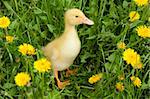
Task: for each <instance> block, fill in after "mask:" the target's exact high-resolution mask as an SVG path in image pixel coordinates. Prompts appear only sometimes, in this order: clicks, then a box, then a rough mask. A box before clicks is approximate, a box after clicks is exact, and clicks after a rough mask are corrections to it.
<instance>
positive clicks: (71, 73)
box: [66, 68, 78, 77]
mask: <svg viewBox="0 0 150 99" xmlns="http://www.w3.org/2000/svg"><path fill="white" fill-rule="evenodd" d="M77 71H78V68H76V69H73V70H70V69H67V71H66V77H69V76H70V75H76V74H77Z"/></svg>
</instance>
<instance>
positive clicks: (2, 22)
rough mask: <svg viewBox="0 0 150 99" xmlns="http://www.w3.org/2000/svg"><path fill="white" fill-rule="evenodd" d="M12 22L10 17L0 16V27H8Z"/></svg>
mask: <svg viewBox="0 0 150 99" xmlns="http://www.w3.org/2000/svg"><path fill="white" fill-rule="evenodd" d="M9 24H10V20H9V18H8V17H5V16H3V17H1V18H0V28H7V27H8V26H9Z"/></svg>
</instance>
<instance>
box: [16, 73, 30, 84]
mask: <svg viewBox="0 0 150 99" xmlns="http://www.w3.org/2000/svg"><path fill="white" fill-rule="evenodd" d="M30 80H31V78H30V76H29V74H27V73H25V72H21V73H18V74H17V75H16V76H15V83H16V85H18V86H25V85H27V84H28V83H29V81H30Z"/></svg>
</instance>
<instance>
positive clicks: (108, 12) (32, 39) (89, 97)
mask: <svg viewBox="0 0 150 99" xmlns="http://www.w3.org/2000/svg"><path fill="white" fill-rule="evenodd" d="M74 7H75V8H79V9H81V10H82V11H83V12H84V13H85V14H86V16H88V17H89V18H90V19H92V20H93V21H94V23H95V24H94V25H93V26H86V25H79V26H78V27H77V29H78V34H79V37H80V40H81V43H82V49H81V52H80V54H79V56H78V57H77V58H76V60H75V62H74V64H73V65H72V66H71V68H76V67H78V68H79V70H78V73H77V75H72V76H70V77H69V78H65V77H64V74H65V72H64V71H63V72H61V80H62V81H64V80H66V79H69V80H70V81H71V84H70V85H69V86H67V87H66V88H64V89H62V90H59V89H58V88H57V86H56V83H55V80H54V75H53V72H52V70H51V71H49V72H47V73H38V72H36V71H35V70H34V68H33V62H34V61H35V60H37V59H39V58H42V57H44V56H43V53H42V51H41V48H42V46H44V45H46V44H47V43H48V42H50V41H52V40H53V39H54V38H56V37H58V36H59V35H60V34H61V33H62V32H63V29H64V21H63V14H64V12H65V11H66V10H67V9H69V8H74ZM133 10H135V11H138V12H139V14H140V20H137V21H135V22H133V23H132V22H130V21H129V17H128V14H129V12H130V11H133ZM149 12H150V5H148V6H146V7H144V6H143V7H137V5H136V4H135V3H134V2H133V1H132V0H1V1H0V17H2V16H4V15H5V16H8V17H9V18H10V20H11V24H10V26H9V27H8V34H9V35H13V36H15V40H14V41H13V42H12V43H7V42H6V40H5V33H4V32H5V31H4V30H3V29H0V99H16V98H18V99H23V98H25V99H64V98H66V99H76V98H77V99H113V98H115V99H140V98H141V99H142V98H145V99H146V98H147V99H148V98H149V97H150V95H149V94H150V92H149V88H150V79H149V78H150V77H149V76H150V75H149V73H150V69H149V66H150V53H149V52H150V46H149V44H150V39H148V38H145V39H143V38H141V37H139V36H138V35H137V33H136V31H135V28H136V27H137V26H139V25H148V26H150V21H147V20H148V17H150V13H149ZM119 41H124V42H125V43H126V44H127V47H128V48H133V49H134V50H136V51H137V52H138V53H139V54H140V56H141V59H142V62H143V64H144V65H143V68H142V69H141V70H134V69H133V68H132V67H131V66H130V65H127V64H126V62H124V61H123V59H122V52H123V50H120V49H117V47H116V44H117V43H118V42H119ZM22 43H29V44H32V45H33V46H34V47H35V48H36V50H37V52H38V53H37V54H36V55H35V56H22V55H21V54H20V53H19V52H18V46H19V45H20V44H22ZM21 71H26V72H28V73H30V75H31V78H32V80H31V85H29V86H25V87H18V86H17V85H16V84H15V81H14V77H15V75H16V74H17V73H18V72H21ZM100 72H102V73H103V74H104V76H103V78H102V80H100V81H98V82H97V83H96V84H89V82H88V78H89V77H91V76H92V75H94V74H97V73H100ZM122 74H124V75H125V79H124V80H123V81H122V82H123V84H124V86H125V90H124V91H123V92H118V91H117V90H116V87H115V85H116V83H117V82H119V80H118V76H119V75H122ZM131 75H137V76H138V77H139V78H140V79H141V81H142V86H141V87H140V88H137V87H135V86H134V85H133V83H132V82H131V80H130V76H131Z"/></svg>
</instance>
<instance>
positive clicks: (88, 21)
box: [82, 17, 94, 25]
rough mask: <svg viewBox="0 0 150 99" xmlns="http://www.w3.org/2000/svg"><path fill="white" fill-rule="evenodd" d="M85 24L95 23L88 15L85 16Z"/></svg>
mask: <svg viewBox="0 0 150 99" xmlns="http://www.w3.org/2000/svg"><path fill="white" fill-rule="evenodd" d="M82 23H83V24H87V25H93V24H94V22H93V21H92V20H90V19H88V18H87V17H85V18H84V19H83V22H82Z"/></svg>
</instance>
